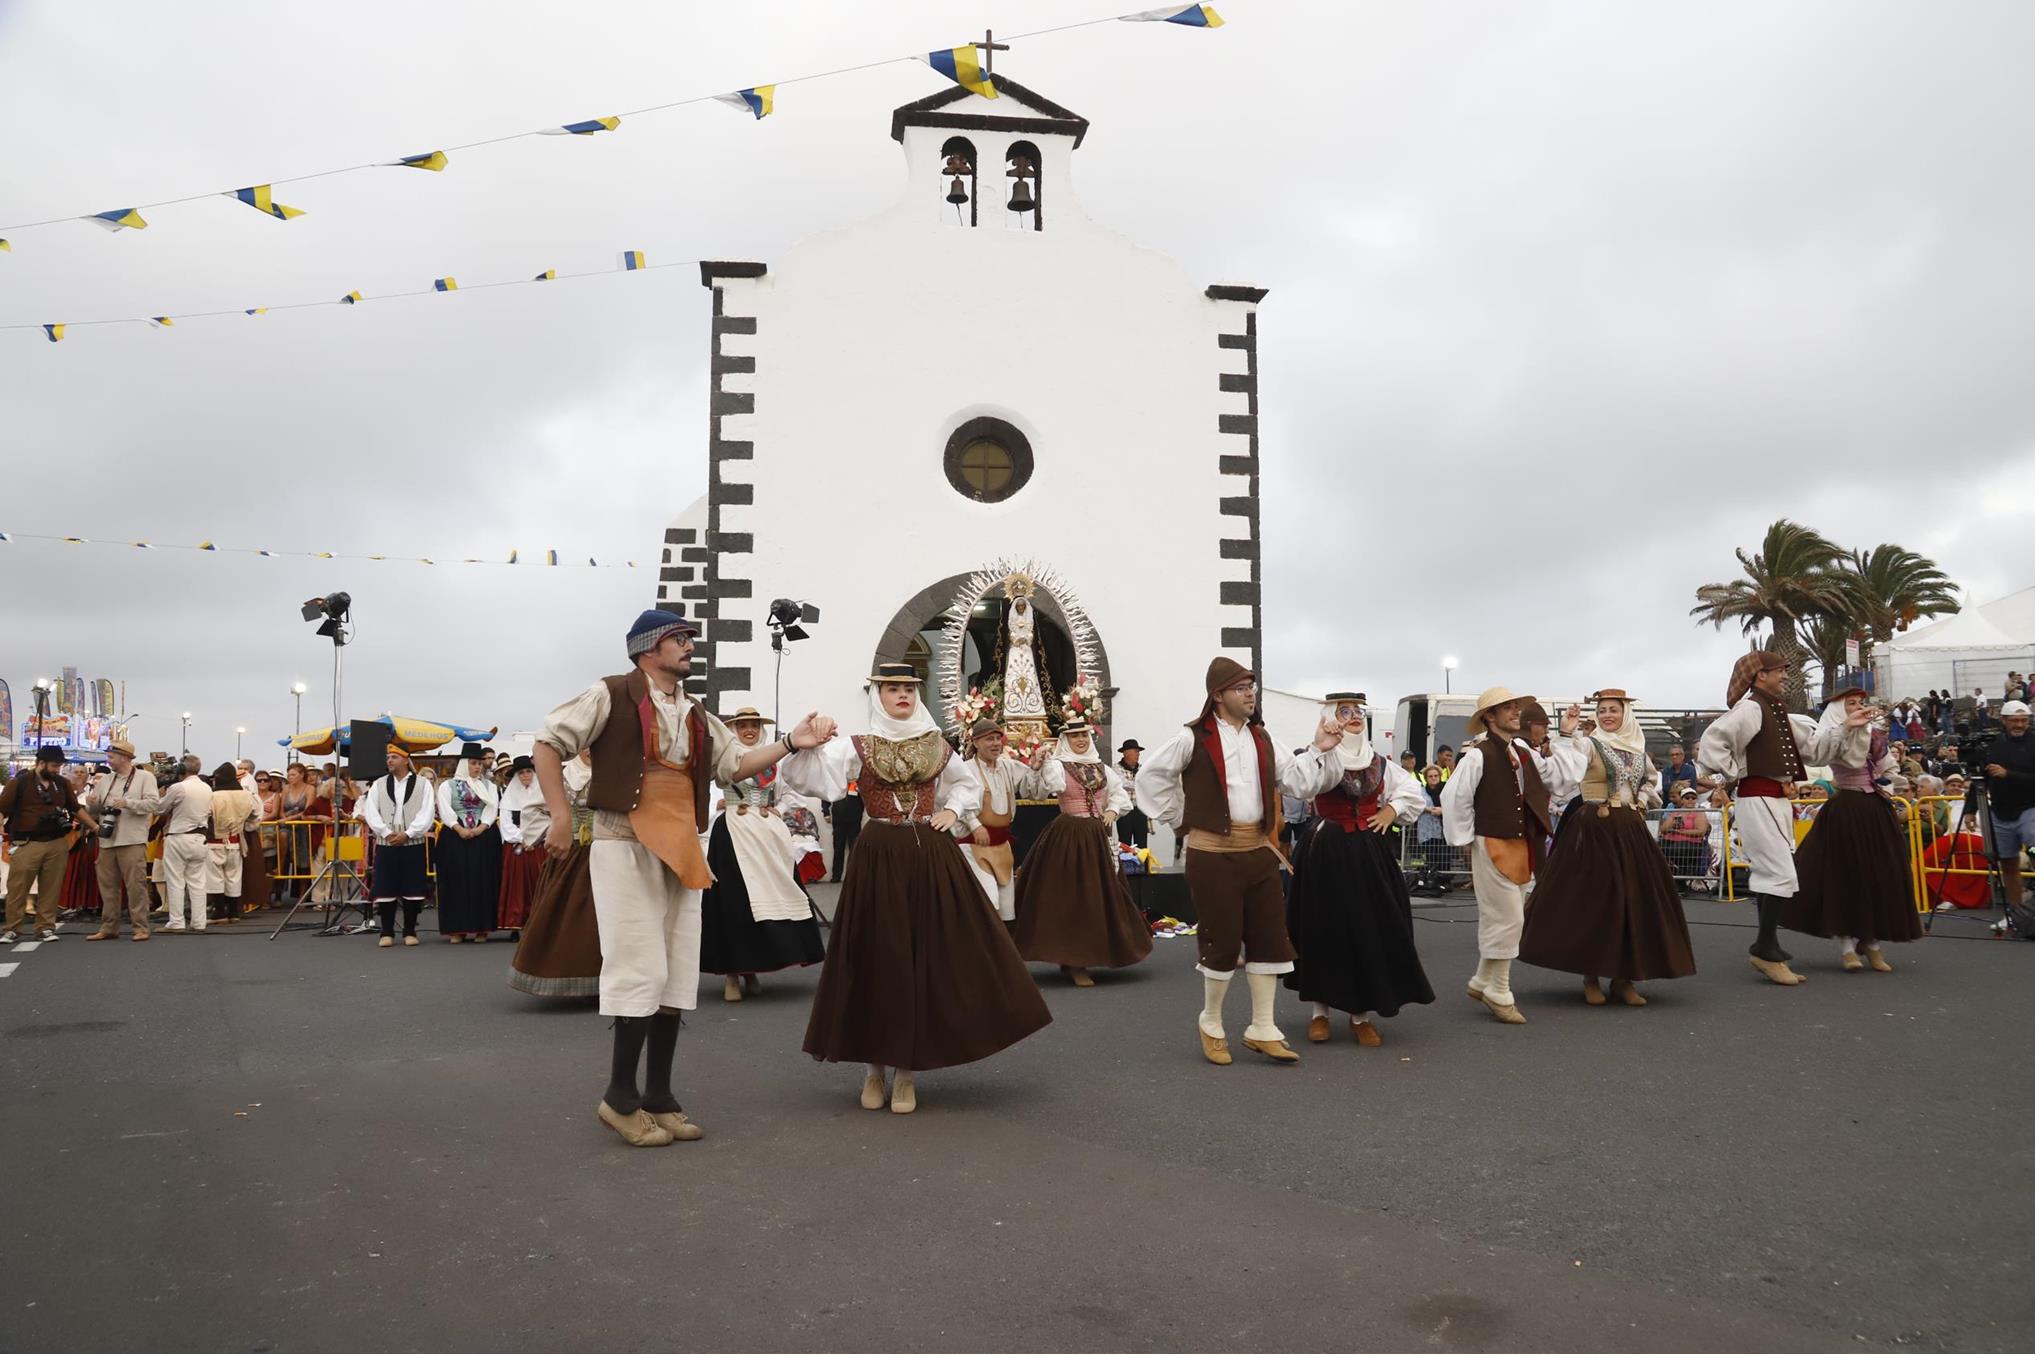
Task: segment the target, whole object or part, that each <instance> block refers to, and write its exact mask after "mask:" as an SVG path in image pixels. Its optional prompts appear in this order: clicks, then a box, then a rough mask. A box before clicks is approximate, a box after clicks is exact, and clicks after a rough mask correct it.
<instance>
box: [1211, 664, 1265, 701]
mask: <svg viewBox="0 0 2035 1354" xmlns="http://www.w3.org/2000/svg"><path fill="white" fill-rule="evenodd" d="M1257 676H1258V674H1257V673H1255V672H1252V671H1251V670H1250V669H1249V668H1247V667H1245V666H1244V665H1243V664H1242V663H1239V662H1237V660H1236V659H1234V658H1218V659H1216V660H1215V661H1214V662H1212V663H1210V664H1209V665H1208V694H1209V695H1211V696H1213V695H1214V694H1215V693H1216V692H1218V691H1227V690H1229V689H1230V688H1231V687H1233V686H1236V685H1237V684H1238V683H1240V682H1248V681H1255V680H1257Z"/></svg>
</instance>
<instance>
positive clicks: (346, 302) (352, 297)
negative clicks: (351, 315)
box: [339, 291, 363, 306]
mask: <svg viewBox="0 0 2035 1354" xmlns="http://www.w3.org/2000/svg"><path fill="white" fill-rule="evenodd" d="M362 299H363V298H362V297H361V294H360V293H359V292H357V291H350V292H348V293H347V294H346V295H344V296H342V297H340V298H339V304H340V305H342V306H357V305H359V304H360V303H361V300H362Z"/></svg>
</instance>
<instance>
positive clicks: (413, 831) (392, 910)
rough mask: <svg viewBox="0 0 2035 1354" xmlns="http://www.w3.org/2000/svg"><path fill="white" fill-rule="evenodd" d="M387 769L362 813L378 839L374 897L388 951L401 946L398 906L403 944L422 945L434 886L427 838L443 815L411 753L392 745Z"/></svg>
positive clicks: (370, 791)
mask: <svg viewBox="0 0 2035 1354" xmlns="http://www.w3.org/2000/svg"><path fill="white" fill-rule="evenodd" d="M386 765H387V766H388V768H389V774H388V775H386V776H381V777H378V778H377V779H376V780H375V782H374V784H372V785H370V786H369V787H368V790H367V795H366V796H365V798H364V800H363V801H362V804H361V809H360V816H361V817H362V818H363V819H365V820H366V821H367V830H368V831H369V833H371V834H372V835H373V836H374V870H373V877H372V878H371V879H370V880H369V881H368V892H369V893H370V894H371V895H373V898H374V905H375V911H376V912H378V913H379V914H380V916H381V924H382V927H381V929H382V938H381V942H380V943H381V947H382V948H383V949H387V948H389V947H390V946H391V945H394V944H395V943H396V907H397V905H398V904H401V905H402V909H403V943H404V944H405V945H415V944H416V943H417V914H418V913H420V912H422V911H423V910H424V895H425V890H426V889H427V887H428V883H427V880H426V878H425V874H426V867H427V866H428V864H429V862H428V861H427V860H426V858H425V856H426V848H425V846H424V834H425V833H427V832H429V831H430V830H431V820H432V819H433V818H434V817H436V816H437V811H438V804H437V801H436V800H434V799H433V798H432V796H431V782H429V781H427V780H425V779H424V778H423V777H422V776H420V775H417V774H416V773H415V771H414V770H413V769H412V768H411V766H410V751H409V749H408V748H405V747H403V746H401V745H400V744H396V743H391V744H389V752H388V756H387V758H386Z"/></svg>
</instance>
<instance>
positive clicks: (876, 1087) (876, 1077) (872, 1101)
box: [862, 1072, 884, 1110]
mask: <svg viewBox="0 0 2035 1354" xmlns="http://www.w3.org/2000/svg"><path fill="white" fill-rule="evenodd" d="M883 1094H884V1092H883V1073H881V1072H869V1073H865V1074H864V1075H863V1077H862V1108H863V1109H865V1110H880V1109H882V1108H883Z"/></svg>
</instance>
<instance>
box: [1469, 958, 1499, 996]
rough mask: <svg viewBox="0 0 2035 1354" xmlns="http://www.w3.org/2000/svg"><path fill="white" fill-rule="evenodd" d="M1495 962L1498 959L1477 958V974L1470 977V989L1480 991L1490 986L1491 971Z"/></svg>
mask: <svg viewBox="0 0 2035 1354" xmlns="http://www.w3.org/2000/svg"><path fill="white" fill-rule="evenodd" d="M1497 964H1498V961H1497V960H1496V959H1479V960H1478V961H1477V975H1476V976H1475V977H1474V978H1472V979H1470V990H1471V991H1473V992H1482V991H1484V990H1485V989H1486V988H1488V987H1490V986H1491V972H1492V970H1493V969H1494V968H1496V967H1497Z"/></svg>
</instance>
